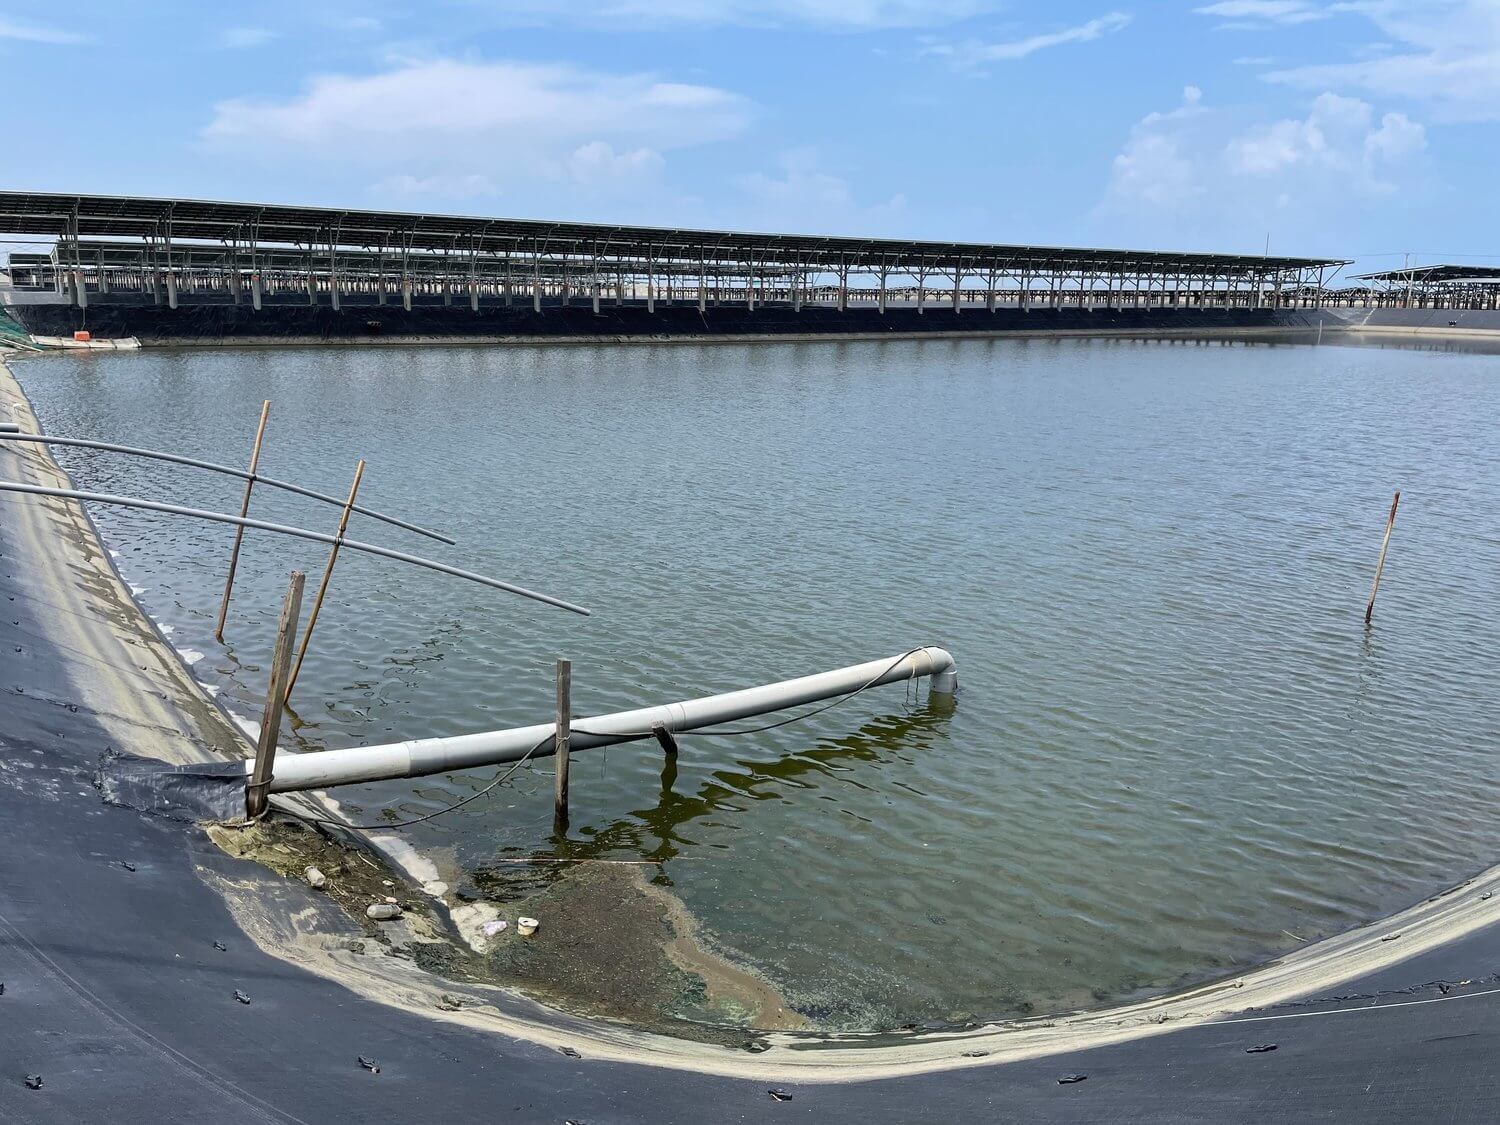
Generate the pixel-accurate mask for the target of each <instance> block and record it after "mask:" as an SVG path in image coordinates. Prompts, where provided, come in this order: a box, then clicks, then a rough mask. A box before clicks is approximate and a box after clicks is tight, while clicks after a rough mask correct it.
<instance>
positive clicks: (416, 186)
mask: <svg viewBox="0 0 1500 1125" xmlns="http://www.w3.org/2000/svg"><path fill="white" fill-rule="evenodd" d="M375 190H376V191H377V192H379V193H380V194H382V195H394V196H408V195H410V196H419V195H436V196H442V197H444V198H447V199H474V198H476V197H478V196H483V195H494V194H495V193H496V192H497V191H498V190H499V189H498V188H497V187H496V186H495V183H494V181H493V180H491V179H490V178H489V177H488V176H480V175H468V176H412V175H407V174H402V175H398V176H387V177H386V178H385V179H383V180H381V181H380V182H379V183H377V184H376V185H375Z"/></svg>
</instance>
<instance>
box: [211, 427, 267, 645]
mask: <svg viewBox="0 0 1500 1125" xmlns="http://www.w3.org/2000/svg"><path fill="white" fill-rule="evenodd" d="M270 413H271V400H270V399H266V401H265V402H263V403H261V407H260V425H259V426H258V427H256V430H255V445H254V447H253V448H252V449H251V450H250V476H249V477H247V478H246V480H245V498H244V499H243V500H241V501H240V519H244V518H245V517H246V516H247V515H249V514H250V493H251V492H253V491H254V490H255V469H256V466H257V465H259V464H260V443H261V442H262V441H263V440H264V439H265V436H266V419H267V417H269V416H270ZM244 541H245V529H244V528H243V527H237V528H235V529H234V550H232V551H230V552H229V577H228V578H226V579H225V580H224V599H223V601H221V602H220V603H219V623H218V624H217V625H215V626H214V639H215V640H217V641H219V642H221V643H222V642H223V640H224V621H225V619H227V618H228V616H229V595H230V593H231V592H232V591H233V590H234V572H235V570H236V568H238V566H239V564H240V544H242V543H243V542H244Z"/></svg>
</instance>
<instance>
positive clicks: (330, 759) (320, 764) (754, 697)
mask: <svg viewBox="0 0 1500 1125" xmlns="http://www.w3.org/2000/svg"><path fill="white" fill-rule="evenodd" d="M922 676H930V677H932V691H933V692H934V693H935V694H938V695H952V694H953V693H954V691H955V690H956V688H957V686H958V670H957V667H956V665H955V664H954V662H953V657H952V655H951V654H950V653H948V652H947V650H945V649H941V648H920V649H915V650H913V651H912V652H910V653H907V654H906V655H905V656H901V657H887V658H886V659H884V660H871V661H869V662H868V663H865V664H855V665H853V666H851V667H849V668H839V669H836V670H834V671H832V672H820V673H818V674H817V675H815V676H803V677H802V678H801V679H796V680H784V681H782V682H781V683H777V684H767V685H765V686H763V687H753V688H745V689H744V690H742V691H731V692H726V693H725V694H723V695H710V696H706V697H704V698H702V699H689V700H684V701H682V702H680V703H666V704H663V705H661V706H659V707H642V708H639V709H638V710H635V711H617V712H615V713H614V714H612V715H596V716H595V717H593V718H590V719H574V720H573V725H572V730H571V733H570V736H569V749H570V750H572V751H574V752H576V751H579V750H589V749H592V748H594V747H597V746H613V745H615V744H617V743H620V742H633V741H635V740H637V739H640V738H650V737H651V734H652V728H653V727H655V726H658V725H660V726H663V727H665V728H666V729H667V730H669V731H674V732H681V731H693V730H700V729H702V728H704V727H715V726H718V725H720V724H721V723H732V722H735V721H737V720H739V719H747V718H750V717H752V716H754V715H765V714H769V713H770V712H773V711H781V710H785V709H786V708H788V707H800V706H802V705H803V704H806V703H816V702H818V701H819V700H823V699H835V698H837V697H839V696H843V695H848V694H850V693H851V692H855V691H859V690H860V689H862V688H866V687H879V686H880V685H882V684H894V683H900V682H902V681H903V680H911V679H916V678H918V677H922ZM556 730H557V725H556V724H555V723H538V724H536V725H535V726H529V727H518V728H515V729H512V730H499V731H488V732H485V733H483V734H461V735H457V736H454V737H451V738H418V739H413V740H411V741H409V742H393V743H387V744H385V745H382V746H356V747H351V748H350V749H347V750H321V751H318V752H316V753H313V754H282V755H279V756H278V757H277V759H276V770H275V776H273V777H272V779H271V792H273V793H290V792H295V791H298V790H303V789H330V788H332V787H334V786H337V785H354V784H356V783H359V782H365V781H389V780H392V779H394V778H402V777H426V776H428V775H429V774H435V773H448V772H450V771H452V770H461V769H469V768H472V767H475V766H492V765H501V764H503V763H505V762H515V761H519V760H520V759H522V758H524V757H526V756H527V755H528V753H529V754H530V756H532V757H544V756H545V755H548V754H551V753H552V751H553V747H552V744H551V743H550V742H548V743H547V745H545V746H542V747H540V748H538V747H537V744H538V743H540V742H542V741H543V740H545V739H550V737H551V736H552V735H553V734H554V733H555V732H556ZM253 767H254V763H253V762H249V761H247V762H246V763H245V773H246V776H249V773H250V770H251V769H252V768H253Z"/></svg>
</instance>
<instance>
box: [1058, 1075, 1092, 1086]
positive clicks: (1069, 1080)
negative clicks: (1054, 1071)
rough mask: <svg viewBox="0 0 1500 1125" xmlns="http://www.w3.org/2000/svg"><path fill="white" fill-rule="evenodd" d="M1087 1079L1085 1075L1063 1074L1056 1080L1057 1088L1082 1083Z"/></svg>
mask: <svg viewBox="0 0 1500 1125" xmlns="http://www.w3.org/2000/svg"><path fill="white" fill-rule="evenodd" d="M1087 1078H1088V1075H1087V1074H1064V1075H1063V1076H1062V1077H1061V1078H1059V1079H1058V1080H1057V1084H1058V1085H1059V1086H1071V1085H1073V1083H1075V1082H1082V1081H1084V1080H1085V1079H1087Z"/></svg>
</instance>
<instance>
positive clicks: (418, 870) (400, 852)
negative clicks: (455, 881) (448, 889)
mask: <svg viewBox="0 0 1500 1125" xmlns="http://www.w3.org/2000/svg"><path fill="white" fill-rule="evenodd" d="M370 843H372V844H374V845H375V846H376V847H377V848H379V849H380V850H381V851H383V852H384V853H385V854H386V855H388V856H390V857H391V859H392V860H393V861H394V862H395V864H396V866H397V867H399V868H401V870H403V871H405V872H406V873H407V874H408V875H410V876H411V878H412V881H413V882H415V883H417V884H419V885H421V886H426V885H427V884H428V883H439V882H441V881H442V876H441V875H440V874H439V872H438V869H437V864H435V863H433V862H432V860H430V859H428V858H427V857H426V856H425V855H423V854H422V853H421V852H419V851H417V849H416V848H414V847H412V846H411V845H410V844H408V843H407V842H406V841H405V840H403V839H401V837H399V836H393V835H391V834H390V833H388V832H385V833H378V834H376V833H372V834H371V835H370Z"/></svg>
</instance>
